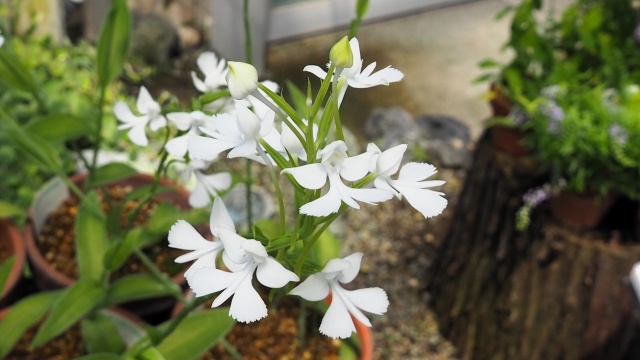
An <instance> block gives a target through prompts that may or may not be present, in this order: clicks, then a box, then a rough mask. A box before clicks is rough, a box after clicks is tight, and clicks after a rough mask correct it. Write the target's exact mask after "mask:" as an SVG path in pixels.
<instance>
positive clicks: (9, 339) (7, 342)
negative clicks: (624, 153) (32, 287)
mask: <svg viewBox="0 0 640 360" xmlns="http://www.w3.org/2000/svg"><path fill="white" fill-rule="evenodd" d="M61 293H62V291H60V290H59V291H49V292H42V293H37V294H35V295H31V296H29V297H27V298H24V299H22V300H21V301H20V302H18V303H16V304H15V305H13V307H12V308H11V310H10V311H9V313H8V314H6V315H5V316H4V318H3V319H2V321H0V334H2V336H0V358H4V356H5V355H7V354H8V353H9V351H11V349H12V348H13V347H14V346H15V344H16V343H17V342H18V340H20V338H21V337H22V334H24V332H25V331H27V329H28V328H30V327H31V326H32V325H34V324H35V323H37V322H38V321H40V319H41V318H42V317H43V316H44V314H45V313H46V312H47V311H48V310H49V308H50V307H51V305H52V304H53V303H54V302H55V301H56V299H57V298H58V296H60V294H61Z"/></svg>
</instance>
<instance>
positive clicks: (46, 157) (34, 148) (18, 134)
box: [0, 112, 62, 173]
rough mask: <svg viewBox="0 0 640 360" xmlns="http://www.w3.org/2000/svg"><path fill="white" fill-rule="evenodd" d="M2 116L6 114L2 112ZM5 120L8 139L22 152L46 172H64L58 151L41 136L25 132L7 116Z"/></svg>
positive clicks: (4, 117)
mask: <svg viewBox="0 0 640 360" xmlns="http://www.w3.org/2000/svg"><path fill="white" fill-rule="evenodd" d="M0 114H4V113H2V112H0ZM3 120H4V122H5V124H7V125H8V127H7V129H6V131H7V135H8V138H9V139H11V140H12V141H13V143H14V145H15V146H16V147H17V148H18V150H19V151H20V152H22V153H23V154H24V155H25V156H27V157H28V158H29V159H30V160H32V161H33V162H34V163H35V164H36V165H38V166H39V167H40V168H42V169H44V170H48V171H50V172H53V173H60V172H61V171H62V160H60V156H59V154H58V151H57V150H56V149H55V148H54V147H53V146H52V145H51V144H50V143H48V142H47V141H46V140H44V139H43V138H41V137H40V136H37V135H35V134H29V133H27V132H25V131H24V130H23V129H22V128H21V127H20V126H19V125H18V124H16V122H15V121H14V120H12V119H10V118H8V117H6V116H3Z"/></svg>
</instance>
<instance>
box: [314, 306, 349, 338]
mask: <svg viewBox="0 0 640 360" xmlns="http://www.w3.org/2000/svg"><path fill="white" fill-rule="evenodd" d="M355 331H356V327H355V325H354V324H353V320H351V315H349V311H348V310H347V306H346V305H345V303H344V302H343V301H342V299H341V298H340V297H339V296H333V297H332V299H331V305H329V309H328V310H327V312H326V313H325V314H324V317H323V318H322V323H321V324H320V333H321V334H324V335H327V336H328V337H330V338H333V339H336V338H340V339H346V338H348V337H349V336H351V334H352V333H353V332H355Z"/></svg>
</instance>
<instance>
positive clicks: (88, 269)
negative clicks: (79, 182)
mask: <svg viewBox="0 0 640 360" xmlns="http://www.w3.org/2000/svg"><path fill="white" fill-rule="evenodd" d="M108 249H109V244H108V238H107V224H106V217H105V216H104V214H103V213H102V207H101V205H100V199H99V198H98V194H97V193H96V192H95V191H92V192H91V193H89V194H88V195H87V197H86V198H85V200H84V201H83V202H82V204H80V208H79V209H78V217H77V218H76V256H77V258H78V270H79V273H80V278H81V279H93V280H96V281H98V280H100V279H101V278H102V273H103V272H104V259H105V255H106V253H107V251H108Z"/></svg>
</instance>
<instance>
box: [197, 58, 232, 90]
mask: <svg viewBox="0 0 640 360" xmlns="http://www.w3.org/2000/svg"><path fill="white" fill-rule="evenodd" d="M196 63H197V64H198V69H200V71H201V72H202V74H203V75H204V79H202V80H200V78H199V77H198V75H197V74H196V72H195V71H192V72H191V79H192V80H193V86H195V88H196V89H198V91H200V92H203V93H206V92H212V91H216V90H218V89H220V88H221V87H222V86H226V85H227V80H226V76H227V71H228V69H227V63H226V61H225V60H224V59H218V57H217V56H216V54H215V53H213V52H211V51H206V52H203V53H202V54H200V55H199V56H198V59H197V60H196Z"/></svg>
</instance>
